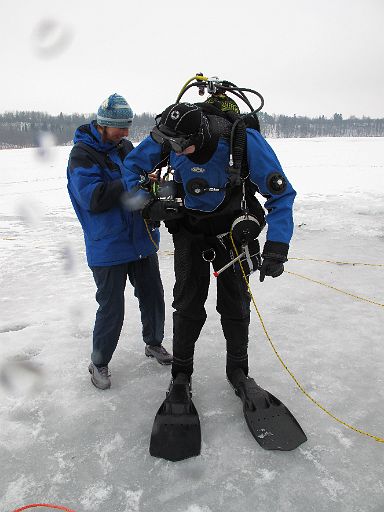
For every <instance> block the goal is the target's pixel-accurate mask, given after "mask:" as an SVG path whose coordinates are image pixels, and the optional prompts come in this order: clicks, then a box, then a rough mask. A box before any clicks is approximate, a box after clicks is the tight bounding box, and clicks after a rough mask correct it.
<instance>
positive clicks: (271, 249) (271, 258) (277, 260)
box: [260, 240, 289, 283]
mask: <svg viewBox="0 0 384 512" xmlns="http://www.w3.org/2000/svg"><path fill="white" fill-rule="evenodd" d="M288 249H289V245H288V244H284V243H282V242H271V241H270V240H267V241H266V242H265V245H264V250H263V254H262V256H263V263H262V264H261V267H260V282H261V283H262V282H263V281H264V279H265V276H271V277H279V276H281V274H282V273H283V272H284V263H285V262H286V261H287V260H288V258H287V254H288Z"/></svg>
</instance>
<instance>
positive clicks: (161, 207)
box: [141, 199, 183, 221]
mask: <svg viewBox="0 0 384 512" xmlns="http://www.w3.org/2000/svg"><path fill="white" fill-rule="evenodd" d="M141 214H142V216H143V218H144V219H148V220H152V221H160V220H173V219H180V218H181V217H182V216H183V212H182V210H181V204H180V202H179V201H177V200H176V199H173V200H163V199H152V200H151V201H150V202H149V203H148V204H146V205H145V206H144V208H143V210H142V212H141Z"/></svg>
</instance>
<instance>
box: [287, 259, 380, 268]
mask: <svg viewBox="0 0 384 512" xmlns="http://www.w3.org/2000/svg"><path fill="white" fill-rule="evenodd" d="M289 259H290V260H299V261H319V262H321V263H334V264H335V265H365V266H367V267H384V263H362V262H353V261H333V260H317V259H315V258H291V257H290V258H289Z"/></svg>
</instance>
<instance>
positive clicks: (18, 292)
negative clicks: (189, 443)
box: [0, 138, 384, 512]
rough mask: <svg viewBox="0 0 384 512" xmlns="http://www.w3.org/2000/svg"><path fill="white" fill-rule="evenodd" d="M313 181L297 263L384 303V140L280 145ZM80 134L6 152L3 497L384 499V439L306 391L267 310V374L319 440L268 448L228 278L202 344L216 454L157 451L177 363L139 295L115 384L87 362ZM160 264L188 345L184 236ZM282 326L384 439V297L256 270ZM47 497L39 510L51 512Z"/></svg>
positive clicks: (125, 507)
mask: <svg viewBox="0 0 384 512" xmlns="http://www.w3.org/2000/svg"><path fill="white" fill-rule="evenodd" d="M270 142H271V144H272V146H273V147H274V149H275V150H276V152H277V154H278V156H279V159H280V160H281V162H282V164H283V167H284V169H285V170H286V173H287V175H288V177H289V178H290V180H291V181H292V183H293V185H294V186H295V188H296V189H297V191H298V197H297V201H296V206H295V221H296V230H295V235H294V238H293V241H292V246H291V252H290V256H291V257H296V258H304V261H303V260H300V259H297V260H295V259H291V260H290V261H289V262H288V263H287V265H286V269H287V270H289V271H291V272H296V273H299V274H302V275H305V276H308V277H311V278H312V279H315V280H319V281H322V282H325V283H328V284H330V285H332V286H334V287H336V288H340V289H341V290H343V291H346V292H349V293H351V294H354V295H358V296H361V297H364V298H368V299H370V300H372V301H375V302H377V303H379V304H383V302H384V287H383V283H384V279H383V272H384V267H379V266H361V265H354V266H352V265H343V264H331V263H324V262H316V261H309V259H310V258H314V259H320V260H337V261H341V262H364V263H375V264H384V223H383V220H384V187H383V185H384V159H383V157H384V139H383V138H350V139H349V138H332V139H328V138H324V139H277V140H271V141H270ZM69 151H70V148H69V147H58V148H54V151H52V152H51V153H50V154H48V155H45V157H44V158H43V156H42V155H39V154H38V153H37V152H36V151H35V150H33V149H22V150H4V151H0V184H1V189H0V268H1V273H0V379H1V381H0V382H1V383H0V397H1V401H0V460H1V465H0V510H1V512H10V511H12V510H13V509H15V508H16V507H18V506H19V507H20V506H22V505H25V504H28V503H37V502H45V503H47V502H48V503H56V504H61V505H65V506H67V507H69V508H72V509H74V510H75V511H76V512H88V511H92V512H99V511H100V512H152V511H153V510H158V511H161V512H162V511H167V512H219V511H220V512H221V511H225V512H227V511H228V512H232V511H233V512H235V511H236V512H237V511H239V510H241V511H243V512H274V511H279V512H288V511H289V512H292V511H295V512H311V511H313V512H325V511H327V512H381V511H383V510H384V467H383V462H384V445H383V444H380V443H378V442H375V441H374V440H372V439H370V438H368V437H366V436H363V435H360V434H358V433H356V432H353V431H351V430H349V429H347V428H345V427H344V426H342V425H340V424H339V423H336V422H335V421H334V420H332V419H331V418H330V417H329V416H328V415H326V414H325V413H324V412H322V411H321V410H320V409H319V408H317V407H316V406H315V405H314V404H313V403H312V402H310V401H309V400H308V399H307V398H306V397H305V396H304V395H303V394H302V393H301V392H300V390H299V389H298V388H297V387H296V385H295V383H294V382H293V380H292V379H291V378H290V376H289V375H288V374H287V373H286V372H285V370H284V369H283V367H282V366H281V364H280V362H279V361H278V359H277V358H276V356H275V355H274V353H273V351H272V349H271V347H270V345H269V343H268V340H267V339H266V337H265V334H264V332H263V330H262V328H261V326H260V323H259V320H258V318H257V315H256V313H254V312H253V314H252V323H251V335H250V366H251V375H252V376H253V377H254V378H255V379H256V381H257V382H258V383H259V384H260V385H261V386H263V387H265V388H266V389H268V390H269V391H271V392H272V393H273V394H275V395H276V396H278V397H279V398H280V399H281V400H282V401H283V402H284V403H285V404H286V405H287V406H288V407H289V408H290V410H291V411H292V413H293V414H294V415H295V416H296V417H297V419H298V420H299V422H300V424H301V425H302V427H303V429H304V430H305V432H306V433H307V436H308V441H307V442H306V443H305V444H303V445H302V446H301V447H300V448H299V449H297V450H296V451H294V452H267V451H263V450H262V449H261V448H260V447H259V445H258V444H257V443H256V442H255V440H254V439H253V438H252V436H251V435H250V433H249V431H248V429H247V427H246V424H245V421H244V418H243V415H242V407H241V402H240V400H239V399H238V398H237V397H236V396H235V395H234V393H233V391H232V389H231V388H230V386H229V385H228V383H227V381H226V379H225V372H224V366H225V350H224V346H225V344H224V339H223V336H222V333H221V329H220V322H219V317H218V315H217V313H216V311H215V283H214V278H212V286H211V291H210V295H209V299H208V303H207V310H208V320H207V322H206V325H205V327H204V329H203V331H202V334H201V337H200V340H199V342H198V345H197V349H196V365H195V374H194V381H193V383H194V402H195V405H196V408H197V409H198V411H199V413H200V419H201V426H202V439H203V443H202V452H201V456H200V457H197V458H194V459H190V460H186V461H182V462H178V463H171V462H166V461H163V460H160V459H155V458H152V457H151V456H150V455H149V452H148V446H149V437H150V433H151V428H152V422H153V418H154V415H155V413H156V411H157V409H158V407H159V405H160V403H161V402H162V400H163V398H164V393H165V389H166V387H167V385H168V382H169V378H170V373H169V367H162V366H160V365H158V364H156V363H155V362H154V361H153V360H152V359H148V358H146V357H145V356H144V345H143V342H142V341H141V336H140V322H139V313H138V307H137V304H136V299H135V298H134V297H133V293H132V289H131V288H130V287H129V286H128V287H127V293H126V320H125V324H124V327H123V332H122V335H121V339H120V343H119V346H118V349H117V351H116V353H115V356H114V358H113V360H112V362H111V365H110V368H111V371H112V388H111V389H110V390H109V391H105V392H102V391H99V390H97V389H95V388H94V387H93V386H92V384H91V382H90V379H89V374H88V371H87V364H88V361H89V356H90V349H91V337H92V328H93V321H94V314H95V311H96V302H95V300H94V294H95V285H94V283H93V280H92V275H91V272H90V271H89V269H88V267H87V266H86V263H85V255H84V248H83V240H82V232H81V228H80V225H79V223H78V221H77V219H76V217H75V215H74V212H73V211H72V207H71V204H70V202H69V198H68V196H67V192H66V161H67V157H68V153H69ZM159 257H160V265H161V271H162V276H163V281H164V287H165V292H166V300H167V323H166V340H165V345H166V346H167V347H168V348H170V347H171V332H172V323H171V313H172V308H171V300H172V285H173V262H172V242H171V239H170V237H169V235H168V233H167V232H166V231H165V230H164V229H163V230H162V242H161V248H160V253H159ZM251 287H252V290H253V292H254V296H255V300H256V303H257V305H258V307H259V308H260V312H261V314H262V316H263V319H264V322H265V324H266V326H267V329H268V332H269V334H270V336H271V339H272V340H273V342H274V343H275V345H276V347H277V350H278V351H279V353H280V354H281V356H282V358H283V359H284V361H285V363H286V364H287V366H288V367H289V368H290V369H291V371H292V372H293V373H294V374H295V376H296V377H297V378H298V380H299V381H300V382H301V383H302V385H303V386H304V388H305V389H306V390H307V391H308V392H309V393H311V395H312V396H313V397H314V398H315V399H316V400H318V401H319V402H320V403H321V404H323V405H324V406H325V407H327V408H328V409H329V410H330V411H331V412H332V413H333V414H335V415H336V416H338V417H340V418H341V419H342V420H344V421H346V422H347V423H350V424H352V425H353V426H355V427H357V428H360V429H363V430H365V431H367V432H369V433H372V434H375V435H377V436H380V437H384V419H383V403H384V391H383V386H384V381H383V374H384V371H383V370H384V368H383V364H384V363H383V352H384V349H383V318H384V317H383V314H384V311H383V306H378V305H375V304H372V303H368V302H364V301H361V300H357V299H354V298H352V297H350V296H347V295H343V294H341V293H337V292H336V291H335V290H332V289H329V288H326V287H323V286H320V285H318V284H315V283H312V282H310V281H306V280H304V279H301V278H299V277H297V276H294V275H292V274H288V273H286V274H284V275H283V276H282V277H280V278H279V279H266V280H265V282H264V283H263V284H260V283H259V282H258V279H257V276H256V275H254V276H252V278H251ZM35 510H37V509H35Z"/></svg>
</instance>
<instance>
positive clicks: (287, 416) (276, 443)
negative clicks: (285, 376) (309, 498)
mask: <svg viewBox="0 0 384 512" xmlns="http://www.w3.org/2000/svg"><path fill="white" fill-rule="evenodd" d="M228 380H229V382H230V384H231V385H232V386H233V388H234V390H235V393H236V395H238V396H239V397H240V399H241V401H242V402H243V412H244V416H245V420H246V422H247V425H248V428H249V430H250V431H251V434H252V435H253V437H254V438H255V439H256V441H257V442H258V443H259V445H260V446H261V447H262V448H264V449H265V450H282V451H289V450H294V449H295V448H297V447H298V446H300V445H301V444H302V443H304V442H305V441H306V440H307V436H306V435H305V433H304V431H303V430H302V428H301V427H300V425H299V423H298V422H297V420H296V419H295V417H294V416H293V414H292V413H291V412H290V411H289V409H287V407H286V406H285V405H284V404H283V403H282V402H280V400H279V399H278V398H276V397H275V396H273V395H272V394H271V393H269V392H268V391H266V390H265V389H263V388H261V387H260V386H258V385H257V384H256V382H255V381H254V380H253V379H252V378H251V377H248V376H246V375H245V373H244V371H243V370H242V369H241V368H237V369H236V370H234V372H232V373H231V375H230V378H228Z"/></svg>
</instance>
